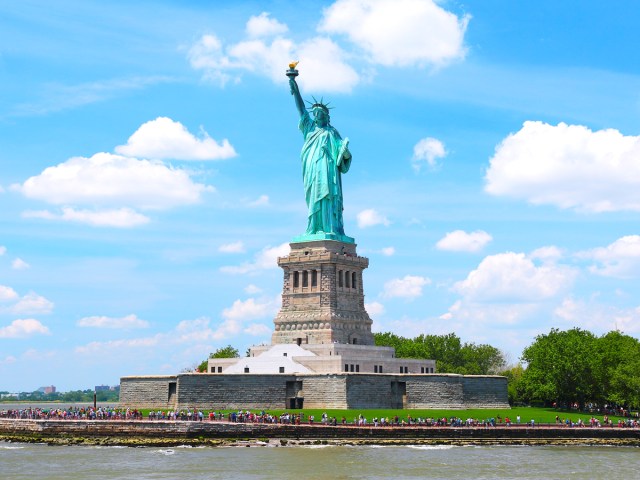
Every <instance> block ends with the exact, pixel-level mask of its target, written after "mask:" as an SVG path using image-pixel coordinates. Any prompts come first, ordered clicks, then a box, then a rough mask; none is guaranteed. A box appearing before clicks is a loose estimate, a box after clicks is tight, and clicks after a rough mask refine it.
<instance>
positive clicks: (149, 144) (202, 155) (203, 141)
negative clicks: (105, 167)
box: [115, 117, 237, 160]
mask: <svg viewBox="0 0 640 480" xmlns="http://www.w3.org/2000/svg"><path fill="white" fill-rule="evenodd" d="M200 137H201V138H197V137H195V136H194V135H193V134H191V133H190V132H189V131H188V130H187V128H186V127H185V126H184V125H182V124H181V123H180V122H175V121H173V120H172V119H170V118H167V117H158V118H156V119H155V120H151V121H148V122H146V123H144V124H142V125H141V126H140V128H138V130H136V131H135V132H134V134H133V135H131V136H130V137H129V140H128V141H127V144H126V145H120V146H118V147H116V148H115V151H116V153H119V154H121V155H125V156H127V157H143V158H154V159H159V160H163V159H176V160H220V159H224V158H231V157H235V156H236V155H237V154H236V151H235V150H234V148H233V147H232V146H231V144H230V143H229V141H228V140H227V139H226V138H225V139H224V140H222V143H218V142H216V141H215V140H214V139H213V138H211V137H210V136H209V134H208V133H207V132H205V131H204V130H203V129H201V130H200Z"/></svg>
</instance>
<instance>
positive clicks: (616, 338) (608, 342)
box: [598, 331, 640, 407]
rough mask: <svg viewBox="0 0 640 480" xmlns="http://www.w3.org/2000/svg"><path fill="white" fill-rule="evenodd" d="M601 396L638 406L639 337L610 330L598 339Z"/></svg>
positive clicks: (615, 401)
mask: <svg viewBox="0 0 640 480" xmlns="http://www.w3.org/2000/svg"><path fill="white" fill-rule="evenodd" d="M598 356H599V358H600V366H601V369H600V372H599V377H600V386H601V396H602V400H603V401H606V402H607V403H610V404H615V405H621V406H628V407H640V341H638V340H637V339H636V338H633V337H630V336H629V335H625V334H623V333H622V332H618V331H611V332H609V333H607V334H606V335H603V336H602V337H600V338H599V339H598Z"/></svg>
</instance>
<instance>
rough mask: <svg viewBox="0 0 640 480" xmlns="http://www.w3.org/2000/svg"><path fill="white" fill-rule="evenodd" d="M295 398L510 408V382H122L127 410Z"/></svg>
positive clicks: (383, 378)
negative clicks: (174, 384)
mask: <svg viewBox="0 0 640 480" xmlns="http://www.w3.org/2000/svg"><path fill="white" fill-rule="evenodd" d="M172 382H177V393H176V395H174V397H175V398H173V400H171V399H170V398H169V397H170V387H169V386H170V383H172ZM295 382H298V383H295ZM300 382H301V383H300ZM298 385H301V388H302V390H301V391H298ZM287 386H289V389H287ZM294 396H295V397H301V398H303V399H304V404H303V407H304V408H335V409H358V408H361V409H373V408H405V409H426V408H433V409H463V408H509V404H508V397H507V380H506V378H505V377H498V376H463V375H454V374H433V375H411V374H407V375H392V374H363V373H353V374H351V373H349V374H344V373H342V374H324V375H323V374H314V375H284V374H280V375H279V374H273V375H255V374H223V375H217V374H202V373H200V374H197V373H186V374H180V375H177V376H157V377H123V378H122V379H121V381H120V403H121V405H123V406H128V407H137V408H141V407H147V408H163V409H164V408H175V407H177V408H187V407H189V408H198V409H205V410H210V409H236V408H242V409H245V408H248V409H263V408H266V409H287V408H289V404H288V398H291V397H294Z"/></svg>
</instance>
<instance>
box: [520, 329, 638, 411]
mask: <svg viewBox="0 0 640 480" xmlns="http://www.w3.org/2000/svg"><path fill="white" fill-rule="evenodd" d="M522 360H523V361H524V362H526V364H527V368H526V370H525V371H524V373H523V374H522V376H521V378H520V379H519V381H517V385H516V387H515V392H516V393H517V394H518V395H519V398H520V399H521V400H524V401H526V402H541V403H544V404H546V405H551V404H553V403H556V404H557V405H558V406H569V405H571V404H573V403H576V402H577V403H578V404H579V405H580V406H584V405H585V404H587V403H593V404H596V405H605V404H608V405H619V406H624V407H630V408H633V407H638V406H640V342H639V341H638V340H637V339H635V338H633V337H630V336H628V335H624V334H623V333H620V332H616V331H613V332H609V333H607V334H606V335H603V336H601V337H596V336H595V335H594V334H592V333H591V332H588V331H585V330H581V329H579V328H574V329H571V330H566V331H560V330H558V329H552V330H551V331H550V332H549V333H548V334H546V335H539V336H537V337H536V339H535V341H534V342H533V343H532V344H531V345H530V346H528V347H527V348H525V350H524V351H523V353H522Z"/></svg>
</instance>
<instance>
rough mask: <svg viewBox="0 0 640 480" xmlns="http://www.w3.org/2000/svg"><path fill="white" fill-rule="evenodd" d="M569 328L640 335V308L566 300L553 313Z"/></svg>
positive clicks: (590, 301)
mask: <svg viewBox="0 0 640 480" xmlns="http://www.w3.org/2000/svg"><path fill="white" fill-rule="evenodd" d="M553 313H554V315H555V316H556V317H558V318H559V319H561V320H562V321H563V322H564V323H565V324H566V325H567V326H571V327H580V328H584V329H586V330H590V331H593V332H595V333H606V332H609V331H611V330H620V331H622V332H624V333H626V334H635V335H637V334H638V333H640V307H635V308H619V307H614V306H611V305H604V304H600V303H597V302H595V301H593V299H590V300H588V301H584V300H580V299H578V300H576V299H574V298H572V297H568V298H565V299H564V300H563V301H562V303H561V304H560V305H559V306H558V307H557V308H556V309H555V310H554V311H553Z"/></svg>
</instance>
